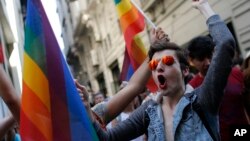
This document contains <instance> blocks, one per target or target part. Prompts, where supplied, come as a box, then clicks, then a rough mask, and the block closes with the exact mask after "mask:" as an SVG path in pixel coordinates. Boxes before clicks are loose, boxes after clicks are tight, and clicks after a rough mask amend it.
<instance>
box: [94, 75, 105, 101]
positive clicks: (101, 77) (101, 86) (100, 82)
mask: <svg viewBox="0 0 250 141" xmlns="http://www.w3.org/2000/svg"><path fill="white" fill-rule="evenodd" d="M96 79H97V82H98V85H99V89H100V92H102V93H103V95H104V97H105V98H106V97H107V88H106V85H105V80H104V75H103V73H101V74H99V75H98V76H97V77H96Z"/></svg>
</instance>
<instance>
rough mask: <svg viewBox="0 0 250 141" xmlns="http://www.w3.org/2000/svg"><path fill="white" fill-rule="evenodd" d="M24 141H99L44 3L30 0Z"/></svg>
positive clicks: (22, 120) (23, 119)
mask: <svg viewBox="0 0 250 141" xmlns="http://www.w3.org/2000/svg"><path fill="white" fill-rule="evenodd" d="M20 133H21V139H22V141H83V140H86V141H96V140H98V138H97V135H96V133H95V130H94V128H93V126H92V124H91V122H90V119H89V117H88V115H87V112H86V110H85V108H84V106H83V104H82V101H81V99H80V96H79V95H78V92H77V90H76V87H75V84H74V81H73V78H72V76H71V74H70V71H69V69H68V67H67V64H66V61H65V59H64V57H63V55H62V53H61V50H60V48H59V45H58V43H57V40H56V38H55V35H54V33H53V31H52V28H51V26H50V23H49V21H48V18H47V16H46V14H45V11H44V8H43V6H42V3H41V1H40V0H28V6H27V19H26V27H25V47H24V67H23V92H22V103H21V121H20Z"/></svg>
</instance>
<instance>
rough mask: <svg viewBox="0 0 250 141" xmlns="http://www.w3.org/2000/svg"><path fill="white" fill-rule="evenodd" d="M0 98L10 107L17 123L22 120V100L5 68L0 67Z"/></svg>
mask: <svg viewBox="0 0 250 141" xmlns="http://www.w3.org/2000/svg"><path fill="white" fill-rule="evenodd" d="M0 96H1V97H2V99H3V101H4V102H5V103H6V105H7V106H8V108H9V110H10V111H11V113H12V114H13V116H14V118H15V119H16V121H17V122H18V123H19V119H20V98H19V97H18V95H17V93H16V90H15V88H14V87H13V85H12V83H11V81H10V79H9V78H8V77H7V75H6V73H5V71H4V69H3V66H2V65H0Z"/></svg>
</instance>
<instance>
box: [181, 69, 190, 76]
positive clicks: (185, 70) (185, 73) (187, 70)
mask: <svg viewBox="0 0 250 141" xmlns="http://www.w3.org/2000/svg"><path fill="white" fill-rule="evenodd" d="M182 74H183V76H184V77H186V76H187V75H188V74H189V68H188V67H186V68H185V69H184V70H182Z"/></svg>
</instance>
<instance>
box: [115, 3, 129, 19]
mask: <svg viewBox="0 0 250 141" xmlns="http://www.w3.org/2000/svg"><path fill="white" fill-rule="evenodd" d="M116 8H117V12H118V16H119V18H120V17H121V16H122V15H124V14H125V13H127V12H128V11H129V10H131V9H132V5H131V3H130V2H129V0H121V2H120V3H119V4H117V5H116Z"/></svg>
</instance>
